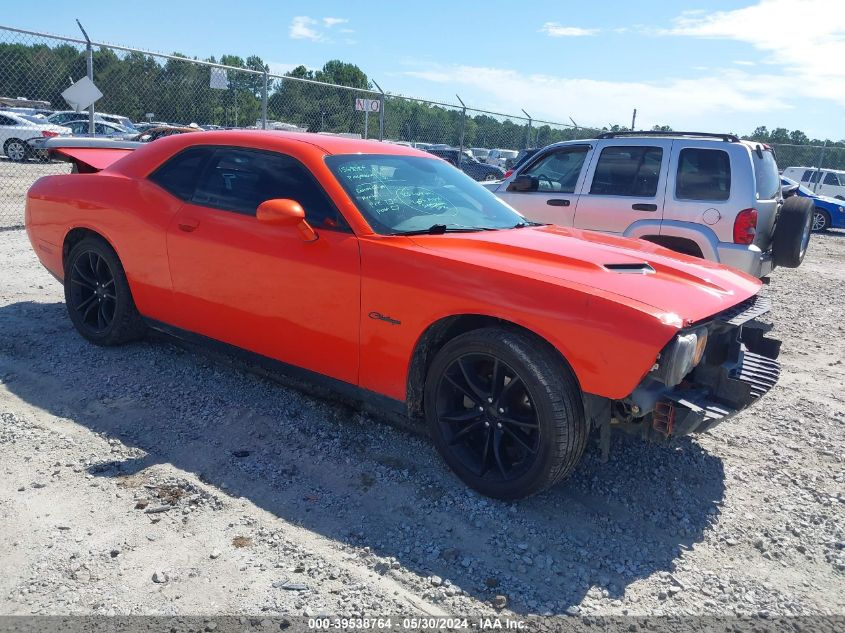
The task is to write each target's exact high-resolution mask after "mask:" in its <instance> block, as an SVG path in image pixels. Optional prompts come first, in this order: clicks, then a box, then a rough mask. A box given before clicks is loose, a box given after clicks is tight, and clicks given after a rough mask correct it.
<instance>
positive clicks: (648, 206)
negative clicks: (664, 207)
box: [631, 202, 657, 211]
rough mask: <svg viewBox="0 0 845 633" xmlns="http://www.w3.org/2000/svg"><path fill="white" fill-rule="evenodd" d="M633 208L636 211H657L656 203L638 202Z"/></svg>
mask: <svg viewBox="0 0 845 633" xmlns="http://www.w3.org/2000/svg"><path fill="white" fill-rule="evenodd" d="M631 208H632V209H633V210H634V211H657V205H656V204H644V203H641V202H638V203H637V204H632V205H631Z"/></svg>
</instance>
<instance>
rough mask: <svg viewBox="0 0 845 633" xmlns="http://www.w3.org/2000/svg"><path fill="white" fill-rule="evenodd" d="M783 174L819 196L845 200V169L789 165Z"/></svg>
mask: <svg viewBox="0 0 845 633" xmlns="http://www.w3.org/2000/svg"><path fill="white" fill-rule="evenodd" d="M783 175H784V176H786V177H787V178H791V179H792V180H794V181H795V182H800V183H801V184H802V185H804V186H805V187H807V189H809V190H810V191H812V192H813V193H815V194H816V195H819V196H827V197H828V198H839V199H840V200H845V171H841V170H839V169H819V168H817V167H787V168H786V169H784V170H783Z"/></svg>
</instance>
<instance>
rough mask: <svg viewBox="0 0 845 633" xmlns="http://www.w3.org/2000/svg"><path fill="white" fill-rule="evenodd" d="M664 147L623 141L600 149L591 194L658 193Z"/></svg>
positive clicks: (627, 194) (645, 195)
mask: <svg viewBox="0 0 845 633" xmlns="http://www.w3.org/2000/svg"><path fill="white" fill-rule="evenodd" d="M662 160H663V149H662V148H660V147H639V146H633V145H622V146H617V147H605V148H604V149H603V150H602V151H601V156H600V157H599V162H598V165H596V172H595V175H594V176H593V184H592V186H591V187H590V193H591V194H597V195H604V196H637V197H643V198H652V197H654V196H655V194H657V182H658V180H660V163H661V161H662Z"/></svg>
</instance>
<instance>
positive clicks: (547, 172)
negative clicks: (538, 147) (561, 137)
mask: <svg viewBox="0 0 845 633" xmlns="http://www.w3.org/2000/svg"><path fill="white" fill-rule="evenodd" d="M589 149H590V148H589V147H587V146H586V145H583V146H580V147H571V148H566V149H561V150H557V151H555V152H552V153H551V154H547V155H546V156H543V157H541V158H539V159H537V161H536V162H535V163H534V164H533V165H531V166H530V167H529V168H528V169H526V170H525V171H524V172H522V173H523V175H527V176H534V177H535V178H537V190H538V191H557V192H560V193H574V192H575V185H577V184H578V176H579V175H580V174H581V167H582V166H583V165H584V159H585V158H586V157H587V150H589Z"/></svg>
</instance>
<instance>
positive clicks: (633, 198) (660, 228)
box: [486, 132, 812, 277]
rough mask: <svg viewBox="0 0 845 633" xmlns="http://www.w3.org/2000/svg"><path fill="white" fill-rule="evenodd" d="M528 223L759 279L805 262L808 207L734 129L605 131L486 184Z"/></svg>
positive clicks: (547, 151) (768, 152) (762, 152)
mask: <svg viewBox="0 0 845 633" xmlns="http://www.w3.org/2000/svg"><path fill="white" fill-rule="evenodd" d="M486 186H487V187H488V188H489V189H491V190H492V191H493V192H494V193H495V194H496V195H497V196H499V197H500V198H502V199H503V200H505V201H506V202H508V203H509V204H510V205H511V206H513V207H514V208H515V209H517V210H518V211H520V212H521V213H522V214H523V215H525V216H526V217H527V218H528V219H529V220H534V221H537V222H544V223H550V224H558V225H561V226H571V227H576V228H581V229H590V230H594V231H603V232H607V233H615V234H618V235H624V236H626V237H638V238H642V239H645V240H649V241H651V242H654V243H656V244H660V245H662V246H665V247H667V248H671V249H672V250H675V251H679V252H681V253H685V254H688V255H694V256H697V257H704V258H706V259H709V260H712V261H716V262H721V263H723V264H726V265H728V266H732V267H734V268H738V269H740V270H742V271H744V272H747V273H749V274H751V275H754V276H756V277H763V276H765V275H768V274H769V273H770V272H771V271H772V269H773V268H774V267H775V266H785V267H790V268H794V267H797V266H799V265H800V264H801V261H802V260H803V258H804V253H805V252H806V249H807V245H808V243H809V239H810V227H811V223H812V203H809V204H808V201H807V200H806V199H804V198H798V197H797V196H796V197H795V198H789V199H788V200H787V201H786V202H784V200H783V197H782V195H781V188H780V178H779V176H778V167H777V163H776V162H775V155H774V152H773V151H772V149H771V148H770V147H768V146H767V145H763V144H760V143H755V142H751V141H741V140H740V139H739V138H737V137H736V136H733V135H731V134H703V133H687V132H628V133H625V132H623V133H607V134H602V135H600V136H599V137H597V138H595V139H588V140H579V141H566V142H563V143H555V144H554V145H549V146H548V147H546V148H544V149H542V150H540V151H539V152H537V153H536V154H535V155H534V156H532V157H531V159H530V160H528V161H527V162H526V163H525V164H523V165H521V166H519V167H518V168H517V169H516V170H515V171H514V173H513V174H511V175H510V176H509V177H508V178H505V179H504V180H502V181H501V182H499V183H492V184H490V185H486Z"/></svg>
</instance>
